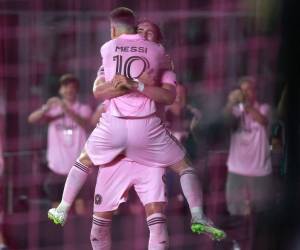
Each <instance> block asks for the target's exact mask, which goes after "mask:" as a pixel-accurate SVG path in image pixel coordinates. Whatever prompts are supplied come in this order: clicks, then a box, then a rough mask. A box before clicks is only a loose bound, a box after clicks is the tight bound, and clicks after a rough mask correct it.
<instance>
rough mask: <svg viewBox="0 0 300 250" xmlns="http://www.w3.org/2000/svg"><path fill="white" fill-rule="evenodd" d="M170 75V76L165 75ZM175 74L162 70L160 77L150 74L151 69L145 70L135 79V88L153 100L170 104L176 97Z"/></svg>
mask: <svg viewBox="0 0 300 250" xmlns="http://www.w3.org/2000/svg"><path fill="white" fill-rule="evenodd" d="M167 75H168V76H170V75H172V78H171V79H170V77H166V76H167ZM175 82H176V75H175V73H174V72H163V74H162V77H161V78H159V79H158V78H156V77H155V76H153V75H152V73H151V70H149V71H145V72H144V73H143V74H142V75H141V76H140V77H139V78H138V79H136V81H135V86H136V90H137V91H139V92H141V93H142V94H143V95H145V96H147V97H149V98H150V99H152V100H153V101H155V102H157V103H161V104H165V105H170V104H172V103H173V102H174V100H175V98H176V87H175V86H176V83H175Z"/></svg>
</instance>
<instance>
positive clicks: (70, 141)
mask: <svg viewBox="0 0 300 250" xmlns="http://www.w3.org/2000/svg"><path fill="white" fill-rule="evenodd" d="M72 109H73V110H74V111H75V112H76V113H77V114H79V115H80V116H81V117H85V118H89V117H90V116H91V112H92V111H91V109H90V107H89V106H88V105H84V104H80V103H79V102H76V103H74V104H73V106H72ZM62 114H63V111H62V109H61V107H60V106H55V107H53V108H51V109H50V110H49V111H48V113H47V115H48V116H49V117H56V116H60V118H58V119H56V120H54V121H52V122H50V124H49V127H48V150H47V159H48V166H49V168H50V169H51V170H52V171H53V172H55V173H57V174H62V175H66V174H68V173H69V170H70V168H71V167H72V166H73V164H74V162H75V160H76V158H77V157H78V156H79V154H80V152H81V150H82V148H83V146H84V144H85V141H86V139H87V134H86V131H85V130H84V129H83V128H81V127H80V126H79V125H78V124H77V123H75V122H74V121H73V120H72V119H71V118H70V117H68V116H67V115H66V116H61V115H62Z"/></svg>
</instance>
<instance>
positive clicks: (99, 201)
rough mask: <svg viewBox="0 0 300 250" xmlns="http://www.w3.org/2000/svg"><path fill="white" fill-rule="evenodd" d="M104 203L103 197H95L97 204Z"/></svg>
mask: <svg viewBox="0 0 300 250" xmlns="http://www.w3.org/2000/svg"><path fill="white" fill-rule="evenodd" d="M101 202H102V196H101V195H100V194H96V195H95V204H96V205H100V204H101Z"/></svg>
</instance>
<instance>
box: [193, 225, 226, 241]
mask: <svg viewBox="0 0 300 250" xmlns="http://www.w3.org/2000/svg"><path fill="white" fill-rule="evenodd" d="M191 230H192V232H193V233H197V234H202V233H204V234H207V235H208V236H210V237H211V238H212V239H213V240H217V241H220V240H223V239H225V238H226V233H225V232H224V231H223V230H220V229H218V228H215V227H213V226H211V225H206V224H202V223H192V225H191Z"/></svg>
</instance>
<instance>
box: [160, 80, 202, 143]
mask: <svg viewBox="0 0 300 250" xmlns="http://www.w3.org/2000/svg"><path fill="white" fill-rule="evenodd" d="M186 98H187V93H186V89H185V87H184V86H182V85H180V84H177V86H176V99H175V101H174V103H173V104H172V105H169V106H167V107H166V118H165V119H166V123H167V126H168V127H169V128H170V130H171V132H172V134H173V135H174V136H175V137H176V138H177V140H179V141H180V142H182V143H183V142H184V141H185V140H186V139H187V137H188V135H189V130H190V121H191V119H192V117H196V118H197V119H200V117H201V112H200V111H199V110H198V109H196V108H194V107H192V106H191V105H187V103H186Z"/></svg>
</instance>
